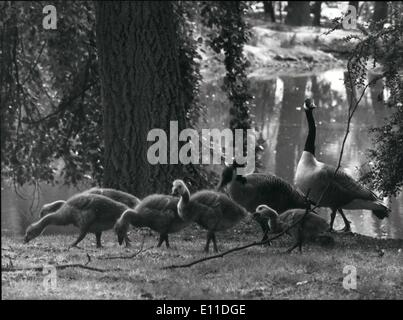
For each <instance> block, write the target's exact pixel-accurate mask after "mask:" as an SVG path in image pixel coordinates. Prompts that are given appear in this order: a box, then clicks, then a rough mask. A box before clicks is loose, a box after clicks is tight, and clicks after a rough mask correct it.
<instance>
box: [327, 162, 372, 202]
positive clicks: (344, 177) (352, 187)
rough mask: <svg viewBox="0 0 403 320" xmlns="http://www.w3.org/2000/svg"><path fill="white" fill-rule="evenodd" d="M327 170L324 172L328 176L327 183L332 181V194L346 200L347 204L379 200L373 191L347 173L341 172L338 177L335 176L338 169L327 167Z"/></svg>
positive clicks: (330, 191) (337, 174) (330, 190)
mask: <svg viewBox="0 0 403 320" xmlns="http://www.w3.org/2000/svg"><path fill="white" fill-rule="evenodd" d="M325 169H326V170H322V172H324V173H325V174H326V181H332V183H331V185H330V186H329V193H330V194H333V195H334V196H337V197H340V198H341V199H345V200H346V201H345V202H346V203H348V202H350V201H352V200H353V199H363V200H370V201H374V200H378V198H377V196H376V195H375V194H374V193H373V192H372V191H371V190H369V189H368V188H366V187H364V186H363V185H362V184H360V183H359V182H357V181H356V180H355V179H353V178H352V177H351V176H350V175H348V174H347V173H346V172H344V171H342V170H339V171H337V173H336V175H334V171H335V170H336V168H334V167H331V166H326V168H325Z"/></svg>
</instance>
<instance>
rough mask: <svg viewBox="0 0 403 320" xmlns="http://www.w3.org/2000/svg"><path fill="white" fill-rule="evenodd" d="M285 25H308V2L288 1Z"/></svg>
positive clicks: (309, 19) (309, 20) (309, 21)
mask: <svg viewBox="0 0 403 320" xmlns="http://www.w3.org/2000/svg"><path fill="white" fill-rule="evenodd" d="M285 23H286V24H288V25H291V26H304V25H310V24H311V18H310V9H309V1H288V9H287V17H286V18H285Z"/></svg>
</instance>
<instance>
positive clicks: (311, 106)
mask: <svg viewBox="0 0 403 320" xmlns="http://www.w3.org/2000/svg"><path fill="white" fill-rule="evenodd" d="M315 108H316V105H315V103H314V102H313V100H312V99H310V98H307V99H305V103H304V109H305V110H313V109H315Z"/></svg>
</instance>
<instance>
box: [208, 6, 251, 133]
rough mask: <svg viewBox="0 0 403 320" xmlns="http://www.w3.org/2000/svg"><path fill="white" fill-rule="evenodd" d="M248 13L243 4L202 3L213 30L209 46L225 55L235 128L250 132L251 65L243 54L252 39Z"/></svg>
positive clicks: (232, 125)
mask: <svg viewBox="0 0 403 320" xmlns="http://www.w3.org/2000/svg"><path fill="white" fill-rule="evenodd" d="M245 10H246V6H245V4H244V3H243V2H242V1H203V2H201V17H202V22H203V23H204V25H206V26H207V27H208V28H209V29H210V33H209V35H208V38H209V41H208V43H209V45H210V47H211V48H212V49H213V50H214V52H216V53H221V52H224V64H225V68H226V75H225V77H224V85H223V90H224V91H225V92H227V95H228V98H229V100H230V101H231V103H232V106H231V108H230V114H231V120H230V127H231V129H249V128H250V126H251V120H250V117H249V108H250V103H251V100H252V96H251V95H250V93H249V89H248V79H247V75H246V68H247V67H248V65H249V64H248V61H247V60H246V58H245V56H244V54H243V46H244V44H246V43H247V41H248V39H249V32H248V28H247V26H246V24H245V22H244V21H243V14H244V12H245Z"/></svg>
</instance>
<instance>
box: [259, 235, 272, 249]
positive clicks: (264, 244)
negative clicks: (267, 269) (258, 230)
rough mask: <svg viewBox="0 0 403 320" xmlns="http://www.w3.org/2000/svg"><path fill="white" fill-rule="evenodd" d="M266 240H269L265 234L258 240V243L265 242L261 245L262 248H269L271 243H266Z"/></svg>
mask: <svg viewBox="0 0 403 320" xmlns="http://www.w3.org/2000/svg"><path fill="white" fill-rule="evenodd" d="M268 239H269V237H268V235H267V232H266V233H265V234H264V235H263V238H262V240H260V242H265V243H263V244H262V246H263V247H269V246H271V242H270V241H267V240H268Z"/></svg>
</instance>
